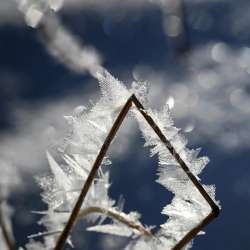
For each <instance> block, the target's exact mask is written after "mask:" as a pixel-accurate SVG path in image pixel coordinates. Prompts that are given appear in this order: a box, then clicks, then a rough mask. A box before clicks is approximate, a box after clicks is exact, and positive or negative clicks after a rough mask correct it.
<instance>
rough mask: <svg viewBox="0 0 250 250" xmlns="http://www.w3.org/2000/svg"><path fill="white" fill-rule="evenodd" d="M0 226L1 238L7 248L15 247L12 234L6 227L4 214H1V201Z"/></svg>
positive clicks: (11, 249)
mask: <svg viewBox="0 0 250 250" xmlns="http://www.w3.org/2000/svg"><path fill="white" fill-rule="evenodd" d="M0 227H1V229H2V234H3V238H4V240H5V243H6V246H7V248H8V249H9V250H14V249H15V244H14V241H13V239H12V236H11V234H10V232H9V230H8V229H7V225H6V223H5V220H4V214H3V209H2V202H0Z"/></svg>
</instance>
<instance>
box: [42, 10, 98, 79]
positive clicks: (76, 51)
mask: <svg viewBox="0 0 250 250" xmlns="http://www.w3.org/2000/svg"><path fill="white" fill-rule="evenodd" d="M38 32H39V34H40V39H41V41H42V43H43V44H44V45H45V48H46V49H47V50H48V52H49V53H50V55H52V56H53V57H54V58H55V59H56V60H58V61H59V62H61V63H62V64H63V65H64V66H66V67H67V68H69V69H70V70H73V71H75V72H77V73H80V74H85V73H89V74H91V75H92V76H95V74H96V72H97V71H98V70H100V69H101V68H102V67H101V64H102V58H101V56H100V54H99V53H98V52H97V51H96V49H95V48H94V47H92V46H86V45H83V44H82V43H80V42H79V40H78V38H77V37H76V36H74V35H73V34H72V33H71V32H70V31H69V30H68V29H67V28H65V26H64V25H63V24H62V22H61V21H60V20H59V18H58V17H57V15H56V14H55V13H53V12H52V11H48V13H46V18H43V20H42V21H41V23H40V25H39V26H38Z"/></svg>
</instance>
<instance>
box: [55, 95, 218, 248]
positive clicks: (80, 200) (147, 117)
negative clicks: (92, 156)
mask: <svg viewBox="0 0 250 250" xmlns="http://www.w3.org/2000/svg"><path fill="white" fill-rule="evenodd" d="M132 104H134V105H135V107H136V108H137V109H138V111H139V112H140V113H141V114H142V116H143V117H144V118H145V120H146V121H147V122H148V124H149V125H150V127H151V128H152V129H153V130H154V131H155V133H156V134H157V135H158V137H159V139H160V140H161V141H162V142H163V144H164V145H165V146H166V148H167V149H168V150H169V152H170V153H171V154H172V156H173V157H174V158H175V160H176V161H177V162H178V163H179V165H180V167H181V168H182V169H183V170H184V172H185V173H186V174H187V176H188V177H189V179H190V180H191V182H192V183H193V184H194V186H195V187H196V188H197V190H198V191H199V192H200V194H201V195H202V196H203V198H204V199H205V200H206V201H207V202H208V204H209V205H210V207H211V209H212V211H211V213H210V214H209V215H208V216H207V217H206V218H205V219H204V220H203V221H202V222H201V223H200V224H199V225H198V226H196V227H195V228H193V229H192V230H191V231H190V232H189V233H188V234H187V235H185V236H184V237H183V238H182V239H181V240H180V241H179V243H177V245H176V246H175V247H174V248H173V249H172V250H180V249H181V248H182V247H183V246H185V245H186V244H187V243H188V242H189V241H190V240H192V239H193V238H194V237H195V236H196V235H197V234H198V233H199V232H200V230H201V229H202V228H203V227H205V226H206V225H207V224H208V223H210V222H211V221H212V220H213V219H214V218H215V217H217V216H218V215H219V213H220V209H219V207H218V206H217V205H216V203H215V202H214V201H213V199H212V198H211V197H210V196H209V194H208V193H207V191H206V190H205V189H204V188H203V186H202V185H201V184H200V183H199V181H198V180H197V178H196V177H195V176H194V175H193V173H192V172H191V171H190V170H189V168H188V166H187V165H186V163H185V162H184V161H183V160H182V158H181V157H180V155H179V154H178V153H177V151H176V150H175V149H174V147H173V146H172V145H171V143H170V141H169V140H168V139H167V138H166V137H165V135H164V134H163V133H162V131H161V130H160V128H159V127H158V125H157V124H156V123H155V122H154V120H153V118H152V117H151V116H150V115H149V114H148V113H147V112H146V111H145V109H144V107H143V105H142V104H141V103H140V102H139V100H138V99H137V98H136V96H135V95H134V94H133V95H132V96H131V97H130V98H129V99H128V100H127V102H126V103H125V105H124V106H123V108H122V110H121V111H120V113H119V115H118V117H117V118H116V120H115V122H114V124H113V126H112V128H111V130H110V132H109V134H108V136H107V137H106V140H105V142H104V144H103V146H102V148H101V150H100V152H99V154H98V156H97V158H96V160H95V162H94V165H93V167H92V169H91V171H90V174H89V176H88V178H87V180H86V182H85V184H84V186H83V189H82V191H81V193H80V195H79V197H78V200H77V202H76V204H75V206H74V208H73V210H72V212H71V215H70V218H69V220H68V222H67V224H66V226H65V228H64V230H63V232H62V233H61V235H60V237H59V239H58V241H57V243H56V247H55V250H62V249H63V247H64V245H65V242H66V240H67V238H68V236H69V234H70V232H71V230H72V229H73V227H74V225H75V223H76V221H77V218H78V217H79V213H80V209H81V206H82V204H83V201H84V199H85V197H86V195H87V193H88V190H89V188H90V186H91V184H92V182H93V180H94V178H95V175H96V173H97V171H98V168H99V167H100V165H101V163H102V160H103V158H104V157H105V154H106V152H107V151H108V148H109V146H110V144H111V142H112V140H113V139H114V137H115V135H116V132H117V131H118V129H119V127H120V125H121V123H122V122H123V120H124V118H125V116H126V115H127V113H128V111H129V109H130V108H131V106H132ZM128 226H130V227H131V225H130V224H128Z"/></svg>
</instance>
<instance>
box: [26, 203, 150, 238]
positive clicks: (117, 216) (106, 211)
mask: <svg viewBox="0 0 250 250" xmlns="http://www.w3.org/2000/svg"><path fill="white" fill-rule="evenodd" d="M57 213H70V212H69V211H57ZM93 213H100V214H103V215H106V216H107V217H108V218H110V219H112V220H116V221H118V222H120V223H122V224H124V225H126V226H128V227H130V228H133V229H135V230H137V231H138V232H140V233H141V234H142V235H144V236H147V237H153V235H152V233H151V231H150V230H149V229H147V228H145V227H143V225H142V224H141V223H140V222H136V221H133V220H131V219H129V218H127V214H125V213H121V212H119V211H116V210H114V209H110V208H104V207H98V206H93V207H87V208H85V209H83V210H81V212H80V213H79V215H78V218H77V221H79V220H81V219H83V218H85V217H86V216H88V215H90V214H93ZM60 233H62V230H57V231H51V232H44V233H39V234H34V235H30V236H29V237H28V238H30V239H32V238H36V237H44V236H50V235H55V234H60Z"/></svg>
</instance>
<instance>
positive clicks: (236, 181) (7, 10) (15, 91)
mask: <svg viewBox="0 0 250 250" xmlns="http://www.w3.org/2000/svg"><path fill="white" fill-rule="evenodd" d="M159 2H161V1H157V0H151V1H146V0H138V1H132V0H126V1H122V2H121V1H117V0H108V1H101V0H95V1H91V0H88V1H83V0H74V1H71V0H68V1H66V3H65V6H64V8H63V9H62V10H61V11H60V13H59V15H60V19H61V21H62V22H63V24H64V25H65V27H67V28H68V29H69V30H70V31H71V32H72V33H73V34H74V35H76V36H77V37H78V39H79V41H81V43H83V44H87V45H91V46H92V47H94V48H96V50H97V51H98V53H99V54H100V55H101V57H102V58H103V65H104V66H105V67H106V68H107V69H108V70H109V71H110V72H111V73H112V74H113V75H115V76H116V77H118V78H119V79H121V80H123V81H124V82H125V83H127V84H128V86H130V82H131V81H132V80H133V79H136V80H144V81H147V82H148V83H149V84H150V86H151V92H150V100H151V105H152V106H153V107H157V106H159V105H162V104H163V103H164V102H165V100H166V98H170V100H172V102H174V107H173V109H172V114H173V116H174V118H175V122H176V124H177V126H178V127H182V128H183V130H184V131H185V133H186V135H187V137H188V138H189V145H195V146H201V147H202V149H203V150H202V153H203V154H204V155H208V156H209V157H210V160H211V162H210V163H209V165H208V167H207V168H206V169H205V170H204V171H203V174H202V176H201V177H202V182H203V183H207V184H210V183H215V185H216V187H217V198H218V199H219V200H220V201H221V205H222V213H221V216H220V217H219V219H218V220H215V221H214V222H213V223H212V224H211V225H209V226H208V227H207V229H206V232H207V236H201V237H198V238H197V239H196V240H195V244H194V247H193V249H194V250H196V249H197V250H198V249H202V250H208V249H215V250H219V249H227V250H238V249H242V250H244V249H249V248H250V240H249V231H248V229H249V224H250V217H249V210H250V184H249V182H250V169H249V164H248V161H249V160H250V156H249V154H248V151H249V149H250V140H249V139H250V76H249V74H250V32H249V30H250V20H249V19H250V16H249V11H250V3H249V1H247V0H245V1H243V0H239V1H233V0H186V1H184V5H185V15H184V16H183V18H184V19H185V27H183V29H182V30H180V29H178V22H179V21H180V20H179V19H178V18H175V19H174V18H172V19H169V15H170V14H169V6H171V5H168V6H165V5H161V4H157V3H159ZM162 2H163V1H162ZM170 2H171V1H170ZM167 7H168V8H167ZM170 24H171V25H170ZM98 95H99V87H98V83H97V81H96V80H95V79H94V78H93V77H91V76H90V75H89V74H88V73H84V74H82V73H79V72H78V73H77V72H74V71H72V70H70V69H69V68H68V67H66V66H65V65H63V64H61V63H60V62H58V61H57V60H56V59H55V58H54V57H52V56H51V55H50V54H49V53H48V51H47V50H46V49H45V47H44V44H43V43H42V42H41V39H40V36H39V33H38V31H37V30H35V29H32V28H29V27H27V25H26V24H25V22H24V19H23V15H22V13H20V12H19V11H18V9H17V6H16V3H15V2H14V1H13V2H12V1H10V0H0V111H1V116H0V141H1V143H0V159H1V167H2V166H4V165H5V164H6V163H7V164H9V163H11V164H12V165H13V166H14V167H15V168H16V172H19V174H20V175H21V180H20V185H17V188H16V189H14V190H13V192H12V193H11V195H10V204H11V205H13V207H14V208H15V212H14V215H13V227H14V234H15V237H16V240H17V242H18V244H19V245H24V243H25V242H27V236H28V235H29V234H32V233H35V232H37V231H38V230H40V228H39V227H38V226H37V225H36V221H37V220H38V219H39V216H37V215H34V214H32V213H31V212H30V211H32V210H42V209H43V208H44V206H45V205H44V204H43V203H42V202H41V201H40V196H39V193H40V190H39V188H38V187H37V184H36V183H35V181H34V179H33V176H34V175H38V174H43V173H46V172H47V171H48V163H47V160H46V156H45V150H46V148H47V147H53V145H54V144H55V142H57V141H58V140H59V138H61V135H62V134H63V133H64V130H65V121H64V119H63V115H67V114H70V113H71V112H72V110H73V108H74V107H76V106H77V105H81V104H85V105H88V103H91V100H93V101H94V100H96V98H97V97H98ZM173 100H174V101H173ZM126 122H127V124H126ZM116 145H117V146H116V147H115V148H113V149H112V156H113V172H112V178H113V181H112V183H113V187H112V188H111V191H112V195H113V196H114V197H115V198H117V197H118V196H119V194H120V193H123V194H124V196H125V199H126V203H125V210H126V209H127V211H130V210H133V209H137V210H138V211H140V212H141V213H142V215H143V217H142V221H143V223H145V224H156V225H159V224H161V223H162V222H163V221H164V218H163V217H162V216H161V215H160V211H161V209H162V207H163V205H165V203H166V199H169V200H170V199H171V195H170V194H169V193H168V192H166V191H165V190H164V189H163V188H162V187H161V186H160V185H159V184H157V183H155V182H154V180H155V179H156V176H155V174H156V171H155V170H156V167H157V159H156V158H152V159H149V158H148V152H147V150H146V149H144V148H143V147H142V145H143V140H142V138H141V135H140V134H139V133H138V129H137V127H136V124H135V123H134V122H133V121H132V120H127V121H125V124H124V125H123V127H122V129H121V131H120V136H119V137H118V138H117V143H116ZM2 168H3V169H4V167H2ZM4 171H7V170H6V169H5V170H3V171H1V172H0V176H1V174H2V173H4ZM8 176H9V179H8V180H6V182H9V183H14V182H15V183H16V182H17V181H16V178H15V174H13V173H12V174H8ZM128 183H129V185H128ZM77 230H78V231H79V232H81V228H80V226H79V228H78V229H77ZM95 237H98V241H97V243H95V245H96V248H95V249H97V250H98V249H106V250H108V249H114V246H113V244H114V242H113V240H112V238H110V237H103V236H98V235H95V236H94V237H92V236H91V234H90V233H86V234H85V233H84V235H83V233H80V234H79V233H76V240H77V241H78V240H79V242H81V243H82V242H83V244H84V246H86V249H93V241H94V239H95ZM90 246H91V247H90ZM79 249H80V248H79Z"/></svg>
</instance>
